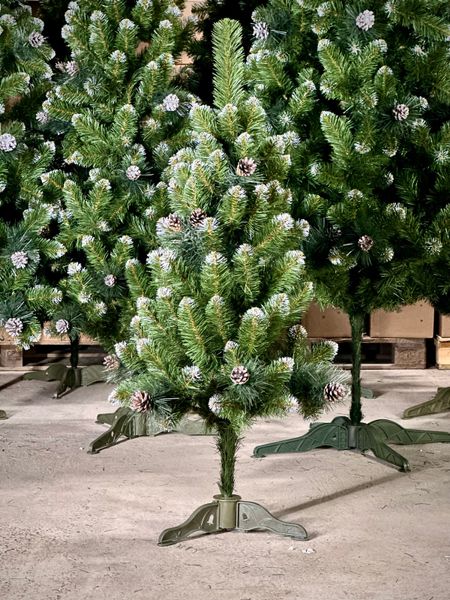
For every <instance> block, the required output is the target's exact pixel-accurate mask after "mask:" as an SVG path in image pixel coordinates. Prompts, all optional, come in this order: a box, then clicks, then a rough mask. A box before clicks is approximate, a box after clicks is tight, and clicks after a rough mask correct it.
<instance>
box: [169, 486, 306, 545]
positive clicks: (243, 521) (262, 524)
mask: <svg viewBox="0 0 450 600" xmlns="http://www.w3.org/2000/svg"><path fill="white" fill-rule="evenodd" d="M214 498H215V501H214V502H210V503H209V504H203V506H200V507H199V508H197V510H195V511H194V512H193V513H192V515H191V516H190V517H189V519H187V521H185V522H184V523H182V524H181V525H179V526H178V527H170V528H169V529H165V530H164V531H163V532H162V533H161V535H160V536H159V540H158V544H159V545H160V546H170V545H172V544H177V543H178V542H183V541H185V540H187V539H189V538H191V537H197V536H199V535H202V534H210V533H221V532H224V531H232V530H237V531H253V530H257V529H263V530H267V531H271V532H273V533H278V534H280V535H284V536H287V537H291V538H294V539H296V540H306V539H308V534H307V533H306V531H305V529H304V528H303V527H302V526H301V525H297V524H296V523H287V522H285V521H280V520H279V519H277V518H276V517H274V516H273V515H271V514H270V512H269V511H268V510H266V509H265V508H264V507H262V506H261V505H260V504H257V503H256V502H246V501H242V500H241V498H240V496H230V497H223V496H214Z"/></svg>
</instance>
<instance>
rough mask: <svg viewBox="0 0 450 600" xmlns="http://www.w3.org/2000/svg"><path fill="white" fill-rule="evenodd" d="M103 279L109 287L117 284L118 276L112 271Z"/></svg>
mask: <svg viewBox="0 0 450 600" xmlns="http://www.w3.org/2000/svg"><path fill="white" fill-rule="evenodd" d="M103 281H104V282H105V285H107V286H108V287H114V286H115V285H116V278H115V277H114V275H112V274H111V273H110V274H109V275H106V277H105V278H104V280H103Z"/></svg>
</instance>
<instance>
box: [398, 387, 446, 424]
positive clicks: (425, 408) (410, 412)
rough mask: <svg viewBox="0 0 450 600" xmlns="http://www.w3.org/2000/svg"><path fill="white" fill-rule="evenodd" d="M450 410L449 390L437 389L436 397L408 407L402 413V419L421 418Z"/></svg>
mask: <svg viewBox="0 0 450 600" xmlns="http://www.w3.org/2000/svg"><path fill="white" fill-rule="evenodd" d="M448 410H450V388H438V391H437V393H436V396H435V397H434V398H432V399H431V400H427V401H426V402H422V403H421V404H415V405H414V406H410V407H409V408H407V409H406V410H405V412H404V413H403V418H404V419H410V418H411V417H423V416H425V415H435V414H436V413H441V412H446V411H448Z"/></svg>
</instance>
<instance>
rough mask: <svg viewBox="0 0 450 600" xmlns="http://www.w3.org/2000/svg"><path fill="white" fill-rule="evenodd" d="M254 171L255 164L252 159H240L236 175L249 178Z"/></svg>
mask: <svg viewBox="0 0 450 600" xmlns="http://www.w3.org/2000/svg"><path fill="white" fill-rule="evenodd" d="M255 171H256V162H255V161H254V160H253V158H241V159H240V161H239V162H238V164H237V167H236V174H237V175H239V176H240V177H250V175H253V173H254V172H255Z"/></svg>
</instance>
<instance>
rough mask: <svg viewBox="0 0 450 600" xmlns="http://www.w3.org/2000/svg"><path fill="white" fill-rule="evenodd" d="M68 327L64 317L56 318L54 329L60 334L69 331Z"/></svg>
mask: <svg viewBox="0 0 450 600" xmlns="http://www.w3.org/2000/svg"><path fill="white" fill-rule="evenodd" d="M69 327H70V326H69V321H67V320H66V319H58V320H57V321H56V323H55V329H56V331H57V332H58V333H59V334H60V335H62V334H63V333H67V332H68V331H69Z"/></svg>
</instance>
